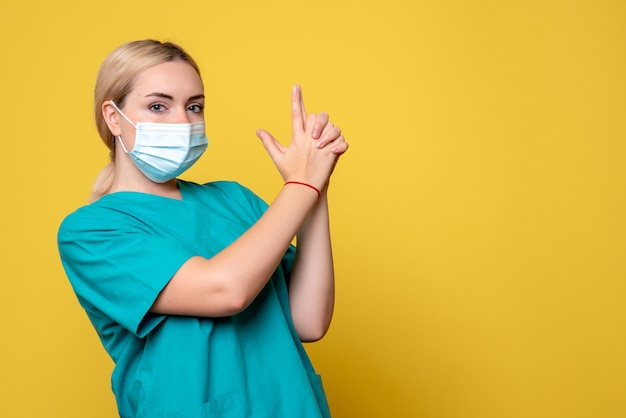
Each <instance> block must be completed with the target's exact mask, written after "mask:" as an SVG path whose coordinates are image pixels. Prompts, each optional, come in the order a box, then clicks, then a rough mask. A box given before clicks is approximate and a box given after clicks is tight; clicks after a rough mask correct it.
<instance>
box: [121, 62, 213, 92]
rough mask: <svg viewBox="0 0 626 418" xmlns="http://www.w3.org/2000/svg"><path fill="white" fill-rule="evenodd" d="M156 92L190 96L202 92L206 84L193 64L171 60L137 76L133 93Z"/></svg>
mask: <svg viewBox="0 0 626 418" xmlns="http://www.w3.org/2000/svg"><path fill="white" fill-rule="evenodd" d="M154 92H160V93H168V94H169V95H171V96H172V97H176V96H177V95H182V96H185V97H189V96H195V95H198V94H202V93H203V92H204V86H203V85H202V80H201V79H200V76H199V75H198V73H197V72H196V70H195V69H194V68H193V67H192V66H191V65H189V64H188V63H186V62H184V61H170V62H164V63H162V64H157V65H155V66H153V67H150V68H148V69H146V70H144V71H142V72H141V73H139V75H138V76H137V79H136V80H135V83H134V85H133V91H132V93H135V94H138V95H140V96H144V95H147V94H151V93H154Z"/></svg>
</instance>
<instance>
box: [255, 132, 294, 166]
mask: <svg viewBox="0 0 626 418" xmlns="http://www.w3.org/2000/svg"><path fill="white" fill-rule="evenodd" d="M256 135H257V136H258V137H259V139H260V140H261V142H262V143H263V148H265V151H267V153H268V154H269V156H270V158H271V159H272V161H274V162H277V161H280V159H281V157H282V155H283V154H284V153H285V151H287V148H285V147H284V146H283V145H282V144H281V143H280V142H278V141H277V140H276V138H274V137H273V136H272V134H270V133H269V132H267V131H266V130H265V129H258V130H257V131H256Z"/></svg>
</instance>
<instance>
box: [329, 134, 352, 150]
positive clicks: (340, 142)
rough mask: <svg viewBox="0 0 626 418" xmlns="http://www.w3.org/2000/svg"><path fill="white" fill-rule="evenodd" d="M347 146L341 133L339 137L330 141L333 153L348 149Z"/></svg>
mask: <svg viewBox="0 0 626 418" xmlns="http://www.w3.org/2000/svg"><path fill="white" fill-rule="evenodd" d="M349 146H350V145H349V144H348V143H347V142H346V140H345V138H344V137H343V135H341V136H340V137H339V138H337V139H336V140H335V141H333V142H332V146H331V147H330V150H331V152H332V153H333V154H336V155H341V154H343V153H344V152H346V151H347V150H348V147H349Z"/></svg>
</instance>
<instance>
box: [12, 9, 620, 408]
mask: <svg viewBox="0 0 626 418" xmlns="http://www.w3.org/2000/svg"><path fill="white" fill-rule="evenodd" d="M1 20H2V24H1V25H0V35H1V38H2V43H3V45H2V65H1V70H0V71H1V77H0V80H1V81H0V83H2V85H1V89H0V91H1V95H2V99H1V100H0V115H1V118H2V127H1V130H2V153H3V161H2V164H1V165H0V172H1V174H2V181H3V188H2V240H1V243H0V244H1V248H0V249H1V257H2V262H1V263H0V277H2V296H0V300H1V301H2V302H1V304H0V310H1V311H0V321H1V322H0V325H1V329H0V331H1V334H0V335H1V338H2V343H1V344H0V374H1V377H0V416H2V417H64V418H69V417H81V418H84V417H95V418H97V417H111V416H114V415H115V412H116V409H115V404H114V399H113V396H112V394H111V393H110V389H109V375H110V371H111V367H112V364H111V362H110V360H109V359H108V357H107V355H106V354H105V352H104V350H103V349H102V348H101V346H100V343H99V341H98V339H97V336H96V334H95V332H94V331H93V329H92V328H91V325H90V324H89V322H88V320H87V318H86V316H85V314H84V313H83V311H82V309H81V308H80V306H79V305H78V302H77V301H76V299H75V297H74V294H73V293H72V290H71V288H70V286H69V283H68V282H67V279H66V278H65V276H64V273H63V271H62V268H61V265H60V262H59V259H58V254H57V250H56V231H57V228H58V225H59V223H60V222H61V220H62V218H63V217H64V216H65V215H66V214H67V213H69V212H70V211H72V210H73V209H75V208H77V207H78V206H80V205H82V204H83V203H84V202H85V200H86V199H87V196H88V193H89V191H90V189H91V184H92V182H93V179H94V178H95V176H96V174H97V172H98V171H99V170H100V169H101V167H102V166H103V165H104V164H105V162H106V156H107V151H106V149H105V148H104V146H103V145H102V144H101V143H100V140H99V138H98V137H97V134H96V131H95V128H94V123H93V117H92V90H93V83H94V79H95V74H96V71H97V69H98V66H99V65H100V63H101V61H102V60H103V59H104V57H105V56H106V55H107V54H108V53H109V52H110V51H111V50H112V49H113V48H115V47H116V46H118V45H119V44H121V43H123V42H126V41H128V40H133V39H143V38H147V37H156V38H158V39H161V40H173V41H176V42H179V43H181V44H182V45H183V46H184V47H186V48H187V49H188V50H189V52H190V53H191V54H192V55H193V56H194V57H196V58H197V60H198V61H199V63H200V65H201V67H202V69H203V76H204V80H205V85H206V93H207V97H208V101H207V102H208V105H207V111H206V113H207V122H208V123H207V125H208V129H207V131H208V135H209V137H210V141H211V143H210V146H209V149H208V152H207V153H206V155H205V156H204V157H203V159H202V160H201V161H200V162H199V163H198V164H197V165H196V166H195V167H194V168H193V169H192V170H191V171H190V172H188V174H187V175H186V176H185V177H186V178H187V179H191V180H194V181H210V180H213V179H234V180H238V181H240V182H242V183H244V184H246V185H247V186H249V187H251V188H252V189H254V190H255V191H257V193H259V194H260V195H261V196H262V197H264V198H265V199H266V200H268V201H271V199H272V197H273V196H274V195H275V194H276V193H277V191H278V190H279V188H280V187H281V182H280V178H279V176H278V174H277V173H276V170H275V169H274V168H273V166H272V164H271V162H270V160H269V158H268V157H267V156H266V155H265V152H264V150H263V149H262V146H261V144H260V143H259V141H258V140H257V139H256V137H255V135H254V131H255V129H257V128H260V127H263V128H267V129H269V130H270V131H272V132H274V133H275V134H276V136H277V137H280V138H281V139H282V140H283V141H287V140H288V135H289V129H290V125H289V122H290V119H289V91H290V88H291V86H292V85H293V84H294V83H301V84H302V86H303V89H304V94H305V99H306V100H307V108H308V110H309V111H313V112H317V111H322V110H326V111H328V112H329V113H330V114H331V116H332V118H333V120H334V121H336V123H337V124H339V125H340V126H341V127H342V129H343V131H344V133H345V135H346V137H347V139H348V140H349V142H350V144H351V148H350V150H349V152H348V154H346V155H345V156H344V157H343V158H342V159H341V161H340V164H339V165H338V168H337V171H336V173H335V175H334V179H333V181H332V191H331V195H332V196H331V197H332V211H333V213H332V228H333V239H334V242H335V253H336V260H337V273H338V275H337V277H338V283H337V294H338V298H337V308H336V315H335V319H334V322H333V326H332V328H331V331H330V332H329V334H328V336H327V337H326V338H325V339H324V340H323V341H321V342H319V343H316V344H312V345H307V349H308V351H309V353H310V354H311V356H312V358H313V361H314V363H315V365H316V366H317V369H318V370H319V371H320V372H321V373H322V374H323V377H324V381H325V385H326V389H327V392H328V397H329V400H330V403H331V407H332V409H333V411H334V416H335V417H420V418H421V417H424V418H426V417H428V418H473V417H477V418H487V417H507V418H515V417H520V418H521V417H524V418H526V417H546V418H547V417H568V418H577V417H589V418H607V417H624V416H626V397H625V396H626V395H625V393H626V360H625V358H626V356H625V351H626V331H625V329H626V306H625V303H626V284H625V278H626V257H625V250H626V220H625V213H626V188H625V186H626V166H625V164H624V161H625V157H626V123H625V122H626V118H625V115H626V77H625V75H626V3H625V2H624V1H621V0H614V1H609V0H595V1H555V0H541V1H540V0H530V1H528V0H526V1H522V0H519V1H495V0H494V1H463V0H446V1H434V0H432V1H413V0H403V1H398V0H388V1H363V0H361V1H356V0H350V1H330V0H320V1H317V2H300V1H293V2H283V1H263V2H256V1H242V2H236V1H233V2H226V1H222V2H213V1H187V2H175V1H171V0H168V1H160V0H155V1H126V0H125V1H120V0H111V1H109V2H88V1H78V0H76V1H69V0H59V1H45V2H44V1H34V2H27V1H22V2H17V1H12V2H9V4H8V5H7V4H5V5H3V6H2V8H1Z"/></svg>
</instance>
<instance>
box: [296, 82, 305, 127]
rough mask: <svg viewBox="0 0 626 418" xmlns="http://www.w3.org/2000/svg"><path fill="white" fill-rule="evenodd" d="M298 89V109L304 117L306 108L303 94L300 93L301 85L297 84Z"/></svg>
mask: <svg viewBox="0 0 626 418" xmlns="http://www.w3.org/2000/svg"><path fill="white" fill-rule="evenodd" d="M298 89H299V90H300V111H301V112H302V118H303V119H304V118H306V108H305V107H304V95H303V94H302V86H300V85H298Z"/></svg>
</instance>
